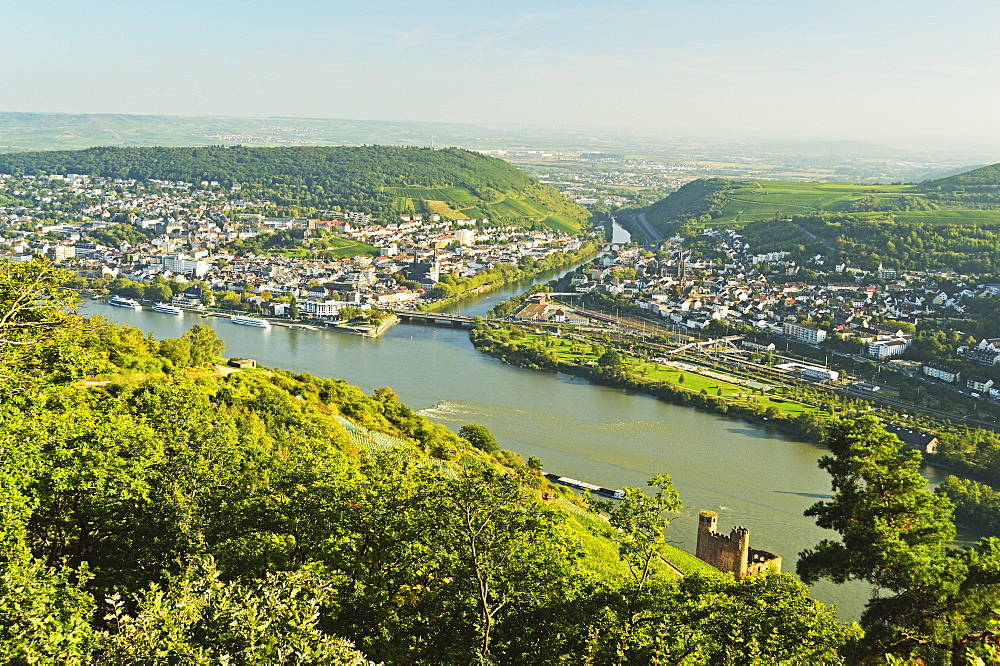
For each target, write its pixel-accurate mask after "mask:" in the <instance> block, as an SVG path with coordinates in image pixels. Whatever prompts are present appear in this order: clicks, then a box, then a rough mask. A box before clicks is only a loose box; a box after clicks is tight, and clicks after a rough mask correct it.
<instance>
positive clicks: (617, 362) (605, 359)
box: [597, 349, 624, 368]
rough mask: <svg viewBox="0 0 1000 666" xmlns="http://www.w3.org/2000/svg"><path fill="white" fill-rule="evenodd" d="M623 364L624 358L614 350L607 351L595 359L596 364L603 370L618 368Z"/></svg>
mask: <svg viewBox="0 0 1000 666" xmlns="http://www.w3.org/2000/svg"><path fill="white" fill-rule="evenodd" d="M623 362H624V358H623V357H622V355H621V353H620V352H618V351H617V350H615V349H609V350H608V351H606V352H604V353H603V354H601V357H600V358H598V359H597V364H598V365H600V366H601V367H603V368H618V367H620V366H621V364H622V363H623Z"/></svg>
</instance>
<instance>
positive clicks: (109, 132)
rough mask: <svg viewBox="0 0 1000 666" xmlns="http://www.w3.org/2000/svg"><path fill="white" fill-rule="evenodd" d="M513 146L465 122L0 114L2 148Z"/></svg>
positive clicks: (501, 135)
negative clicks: (376, 145)
mask: <svg viewBox="0 0 1000 666" xmlns="http://www.w3.org/2000/svg"><path fill="white" fill-rule="evenodd" d="M516 143H517V141H516V140H515V139H514V135H512V134H511V133H510V132H508V131H505V130H501V129H495V128H490V129H487V128H485V127H482V126H479V125H472V124H467V123H433V122H411V121H406V122H402V121H400V122H391V121H377V120H346V119H328V118H234V117H225V116H221V117H219V116H155V115H149V116H147V115H130V114H112V113H91V114H75V113H9V112H6V113H5V112H0V152H2V151H25V150H71V149H80V148H91V147H94V146H218V145H234V144H242V145H255V146H356V145H362V144H369V145H370V144H379V145H407V146H414V145H416V146H430V145H437V146H473V145H475V146H477V147H489V146H494V147H501V146H509V145H513V144H516Z"/></svg>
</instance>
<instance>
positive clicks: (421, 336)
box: [80, 239, 937, 619]
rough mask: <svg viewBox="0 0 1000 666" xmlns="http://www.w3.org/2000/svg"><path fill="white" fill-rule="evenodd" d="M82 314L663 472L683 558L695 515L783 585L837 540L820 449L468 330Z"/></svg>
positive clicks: (511, 441)
mask: <svg viewBox="0 0 1000 666" xmlns="http://www.w3.org/2000/svg"><path fill="white" fill-rule="evenodd" d="M616 240H617V239H616ZM618 242H621V241H618ZM562 272H566V271H565V270H563V271H562ZM549 277H551V276H544V278H545V279H548V278H549ZM542 281H544V280H542ZM524 288H525V285H524V284H519V285H511V286H509V287H507V288H505V289H502V290H499V291H497V292H494V293H492V294H489V295H487V296H484V297H481V298H479V299H472V300H471V301H469V302H466V303H463V304H462V312H463V314H484V313H485V312H486V310H487V309H489V308H490V307H492V306H493V305H494V304H495V303H497V302H499V301H502V300H505V299H507V298H510V297H511V296H512V295H514V294H517V293H520V292H522V291H523V290H524ZM456 309H457V308H456ZM80 311H81V313H83V314H100V315H102V316H104V317H106V318H108V319H110V320H112V321H116V322H121V323H125V324H130V325H132V326H136V327H139V328H141V329H143V330H145V331H148V332H151V333H153V334H155V335H156V336H157V337H158V338H161V339H162V338H168V337H178V336H180V335H181V334H182V333H183V332H184V331H186V330H187V329H188V328H190V327H191V326H192V325H194V324H196V323H201V324H207V325H208V326H211V327H212V328H214V329H215V330H216V332H217V333H218V335H219V337H220V338H221V339H223V340H224V341H225V343H226V352H225V353H226V355H227V356H245V357H250V358H254V359H256V360H257V361H258V362H259V363H261V364H262V365H265V366H270V367H277V368H282V369H286V370H292V371H296V372H309V373H311V374H313V375H316V376H320V377H335V378H339V379H344V380H346V381H348V382H350V383H352V384H356V385H358V386H360V387H361V388H362V389H363V390H364V391H366V392H368V393H371V391H373V390H374V389H376V388H379V387H381V386H389V387H392V388H393V389H394V390H395V391H396V393H397V394H398V395H399V396H400V398H401V399H402V400H403V401H404V402H405V403H407V404H408V405H410V406H411V407H413V408H414V409H419V410H421V413H422V414H424V415H425V416H427V417H428V418H430V419H432V420H435V421H438V422H441V423H444V424H446V425H448V426H450V427H453V428H455V429H457V428H458V427H460V426H462V425H464V424H466V423H479V424H482V425H485V426H487V427H488V428H489V429H490V430H491V431H492V432H493V434H494V435H495V436H496V437H497V439H498V440H499V441H500V443H501V445H502V446H503V447H504V448H508V449H511V450H513V451H516V452H517V453H519V454H521V455H522V456H524V457H525V459H527V457H528V456H537V457H538V458H540V459H541V460H542V461H543V463H544V465H545V469H546V471H551V472H556V473H559V474H563V475H566V476H572V477H575V478H578V479H582V480H585V481H588V482H591V483H595V484H598V485H601V486H607V487H615V488H620V487H622V486H626V485H627V486H638V487H645V483H646V481H647V480H648V479H649V478H650V477H652V476H653V475H655V474H659V473H662V472H668V473H669V474H671V476H672V477H673V482H674V486H675V487H676V489H677V490H678V492H679V493H680V496H681V499H682V501H683V502H684V506H685V507H686V508H685V509H684V510H683V511H682V513H681V515H680V516H679V517H678V518H677V519H676V520H674V521H673V523H672V524H671V526H670V529H669V530H668V533H667V536H668V538H669V539H670V541H671V542H672V543H674V544H675V545H677V546H679V547H680V548H683V549H684V550H686V551H688V552H692V553H693V552H694V546H695V536H696V525H697V516H698V511H699V510H700V509H711V510H713V511H717V512H719V514H720V518H719V528H720V530H728V529H729V528H730V527H732V526H733V525H736V524H740V525H744V526H746V527H748V528H749V529H750V534H751V545H752V546H753V547H755V548H759V549H763V550H769V551H771V552H774V553H777V554H779V555H781V556H782V557H783V558H784V570H785V571H793V572H794V570H795V560H796V554H797V553H798V552H799V551H801V550H803V549H805V548H808V547H811V546H813V545H815V544H816V543H817V542H818V541H819V540H820V539H822V538H824V537H830V536H833V535H832V533H830V532H827V531H825V530H821V529H819V528H817V527H816V525H815V524H814V523H813V521H812V520H811V519H808V518H805V517H803V515H802V512H803V511H804V510H805V509H806V508H807V507H808V506H810V505H811V504H813V503H814V502H816V501H817V500H820V499H826V498H828V497H829V496H830V483H829V477H828V476H827V474H826V473H825V472H823V471H822V470H820V469H819V468H818V467H817V465H816V461H817V459H818V458H819V456H820V455H822V454H823V451H822V449H821V447H819V446H816V445H813V444H808V443H805V442H800V441H796V440H794V439H790V438H788V437H784V436H783V435H781V434H779V433H777V432H774V431H772V430H769V429H766V428H761V427H757V426H753V425H749V424H746V423H743V422H741V421H736V420H732V419H727V418H725V417H720V416H716V415H713V414H707V413H703V412H699V411H696V410H694V409H690V408H686V407H679V406H675V405H669V404H666V403H663V402H660V401H657V400H655V399H653V398H650V397H647V396H644V395H639V394H635V393H631V392H627V391H622V390H618V389H610V388H606V387H603V386H597V385H593V384H590V383H589V382H586V381H584V380H581V379H576V378H573V377H571V376H568V375H563V374H546V373H542V372H536V371H530V370H523V369H520V368H516V367H513V366H509V365H505V364H503V363H501V362H499V361H497V360H495V359H492V358H490V357H487V356H484V355H482V354H480V353H478V352H477V351H476V350H475V349H474V348H473V347H472V345H471V344H470V343H469V339H468V332H467V331H466V330H464V329H452V328H443V327H437V326H427V325H421V324H399V325H397V326H395V327H393V328H391V329H390V330H389V331H387V332H386V333H385V334H384V335H383V336H382V337H381V338H377V339H372V338H362V337H358V336H354V335H348V334H342V333H335V332H330V331H309V330H292V329H288V328H284V327H277V326H276V327H272V328H271V329H267V330H265V329H257V328H249V327H245V326H236V325H233V324H231V323H229V321H228V320H226V319H223V318H217V317H206V318H201V317H200V316H198V315H194V314H191V313H185V314H184V315H183V316H181V317H177V316H171V315H165V314H158V313H155V312H152V311H150V310H148V309H146V310H143V311H141V312H136V311H134V310H129V309H126V308H115V307H111V306H108V305H105V304H103V303H95V302H91V301H87V302H85V303H83V304H82V305H81V307H80ZM932 471H933V470H931V472H932ZM933 480H937V479H933ZM813 594H814V596H815V597H816V598H818V599H820V600H822V601H824V602H827V603H834V604H836V605H837V607H838V614H839V615H840V616H841V617H843V618H851V619H855V618H857V617H858V616H859V615H860V612H861V609H862V608H863V603H864V600H865V598H866V597H867V591H866V590H865V588H864V587H863V586H861V585H833V584H829V583H819V584H817V585H815V586H814V587H813Z"/></svg>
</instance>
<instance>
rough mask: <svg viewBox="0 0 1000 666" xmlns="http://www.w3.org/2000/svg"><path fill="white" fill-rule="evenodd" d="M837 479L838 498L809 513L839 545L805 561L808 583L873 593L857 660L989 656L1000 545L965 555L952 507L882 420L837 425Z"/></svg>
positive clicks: (823, 546) (832, 467)
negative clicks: (853, 586) (865, 585)
mask: <svg viewBox="0 0 1000 666" xmlns="http://www.w3.org/2000/svg"><path fill="white" fill-rule="evenodd" d="M827 443H828V445H829V447H830V451H831V454H832V455H830V456H825V457H824V458H822V459H821V461H820V466H821V467H823V468H824V469H826V470H828V471H829V472H830V475H831V477H832V483H833V489H834V495H833V498H832V499H831V500H830V501H828V502H818V503H816V504H814V505H813V506H812V507H810V508H809V509H808V510H807V511H806V515H811V516H815V517H816V522H817V524H818V525H819V526H820V527H824V528H827V529H832V530H834V531H836V532H838V533H839V534H840V537H841V540H840V541H834V540H832V539H824V540H823V541H821V542H820V543H819V544H817V546H816V547H814V548H812V549H810V550H807V551H804V552H803V553H801V554H800V557H799V562H798V567H797V570H798V573H799V575H800V577H802V579H803V580H804V581H805V582H813V581H816V580H818V579H820V578H830V579H831V580H833V581H834V582H838V583H842V582H845V581H848V580H865V581H867V582H869V583H870V584H871V585H872V586H873V588H874V590H873V592H874V594H873V596H872V598H871V600H870V601H869V602H868V606H867V608H866V610H865V613H864V615H863V617H862V626H863V627H864V628H865V632H866V635H865V638H864V641H863V642H862V643H861V645H860V653H859V655H864V654H868V655H883V654H885V653H894V654H898V655H900V656H903V657H905V658H910V659H918V658H919V659H921V660H923V661H924V663H965V660H966V658H967V657H969V658H974V657H975V656H976V655H977V654H978V655H985V654H987V653H986V652H983V650H984V649H985V648H984V642H985V641H987V640H988V639H989V638H990V637H991V636H992V635H993V634H992V632H993V631H994V626H995V623H996V621H997V619H998V616H997V613H996V608H997V604H998V602H1000V541H997V540H996V539H987V540H984V541H983V542H981V543H980V544H979V545H978V546H977V547H975V548H971V549H969V550H965V551H953V550H951V549H949V543H950V541H951V540H952V539H953V538H954V536H955V527H954V524H953V523H952V505H951V502H950V501H949V500H948V499H947V497H945V496H944V495H940V494H934V493H931V492H929V491H928V490H927V489H926V485H927V483H926V481H925V480H924V479H923V477H921V476H920V473H919V467H920V457H919V454H917V453H914V452H911V453H909V454H902V453H900V452H899V448H900V442H899V441H898V440H897V439H896V437H895V436H894V435H890V434H888V433H886V432H885V431H884V430H883V429H882V427H881V424H880V423H879V421H878V419H876V418H874V417H869V416H865V417H862V418H858V419H855V420H854V421H852V422H848V421H842V422H838V423H835V424H833V426H832V428H831V431H830V436H829V438H828V440H827Z"/></svg>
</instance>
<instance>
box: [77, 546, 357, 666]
mask: <svg viewBox="0 0 1000 666" xmlns="http://www.w3.org/2000/svg"><path fill="white" fill-rule="evenodd" d="M333 592H334V586H333V585H332V584H331V583H329V582H327V581H324V580H323V579H322V577H320V576H318V575H317V574H316V573H315V572H314V571H312V570H310V569H301V570H298V571H293V572H281V573H273V574H267V575H266V576H265V577H264V578H263V579H261V580H258V581H253V582H251V583H249V584H248V583H241V582H226V581H224V580H222V579H221V572H220V571H219V570H218V569H217V568H216V567H215V565H214V563H213V562H212V560H211V558H204V559H201V560H195V561H193V562H192V563H191V564H190V565H188V567H187V568H186V570H185V572H184V575H183V576H182V577H181V578H180V579H179V580H174V581H170V582H169V583H167V584H166V585H164V586H159V585H154V586H153V587H151V588H150V589H148V590H145V591H144V592H142V594H141V595H140V597H139V599H138V602H137V603H136V604H135V605H136V610H135V611H133V612H134V615H133V614H130V611H129V608H128V607H129V605H130V604H128V603H126V601H125V600H123V599H122V598H121V596H120V595H117V594H116V595H113V596H112V597H110V598H109V599H108V603H109V605H110V609H109V613H108V614H107V615H106V616H105V618H104V619H105V621H107V622H108V624H109V629H108V630H107V631H104V632H101V634H100V637H99V640H98V647H97V652H96V655H98V656H99V659H100V661H101V663H105V664H149V663H159V662H162V661H164V660H165V661H169V662H174V663H185V664H205V665H208V664H219V663H226V664H244V665H250V664H262V663H296V664H318V663H322V664H335V665H338V666H366V665H367V664H371V663H372V662H369V661H368V660H367V659H365V658H364V656H363V655H362V654H361V653H360V652H357V651H356V650H354V648H353V645H351V643H349V642H348V641H345V640H343V639H341V638H336V637H333V636H330V635H329V634H326V633H324V632H323V631H322V630H321V629H320V627H319V621H320V617H321V614H320V613H321V610H322V608H323V606H324V605H325V604H328V603H329V602H330V601H331V600H332V595H333Z"/></svg>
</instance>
